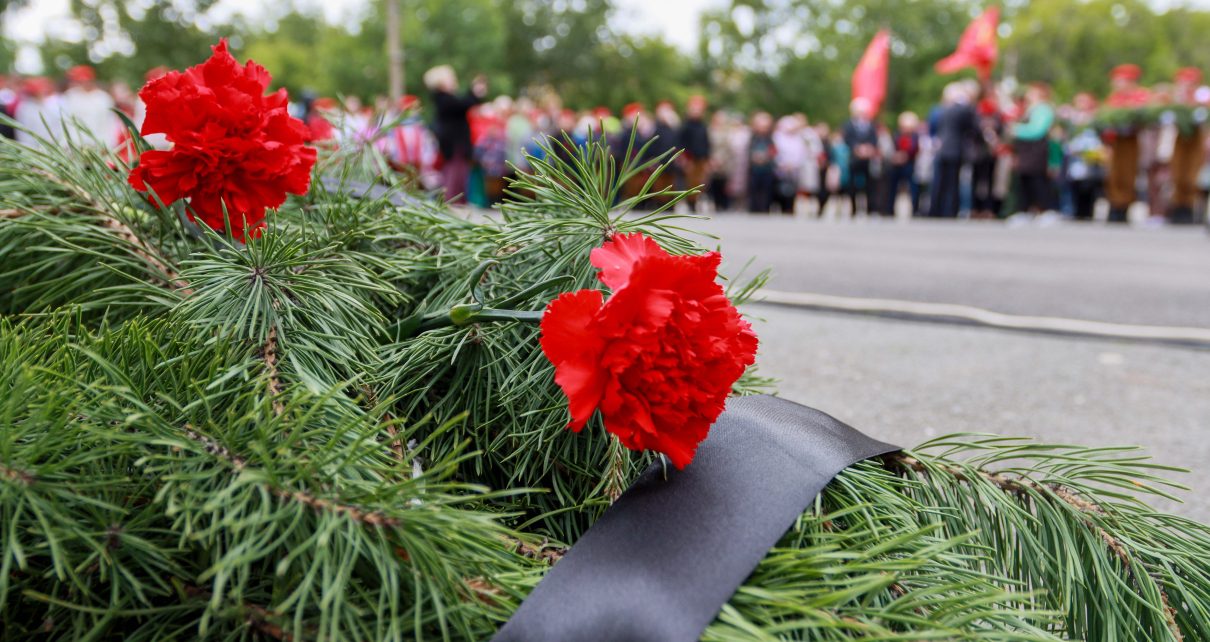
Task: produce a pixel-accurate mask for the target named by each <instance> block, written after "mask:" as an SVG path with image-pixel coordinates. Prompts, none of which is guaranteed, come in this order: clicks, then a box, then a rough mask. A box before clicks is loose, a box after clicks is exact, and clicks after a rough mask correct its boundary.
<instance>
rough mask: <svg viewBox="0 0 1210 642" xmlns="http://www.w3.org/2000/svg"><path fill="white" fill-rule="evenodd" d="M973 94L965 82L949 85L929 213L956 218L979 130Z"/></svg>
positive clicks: (939, 127)
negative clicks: (963, 179) (964, 173)
mask: <svg viewBox="0 0 1210 642" xmlns="http://www.w3.org/2000/svg"><path fill="white" fill-rule="evenodd" d="M971 99H972V96H971V95H970V92H969V91H968V90H967V88H966V87H965V86H963V85H962V84H961V83H951V84H949V85H946V87H945V92H944V93H943V94H942V97H941V111H940V113H939V114H938V116H937V136H936V137H937V142H938V147H937V172H936V174H937V175H936V176H934V177H933V202H932V206H931V207H930V208H929V216H940V217H942V218H956V217H957V216H958V207H959V176H960V174H961V173H962V163H963V161H964V160H965V156H966V150H967V148H968V147H969V146H970V143H971V140H972V139H973V138H974V135H975V132H976V118H975V110H974V108H972V107H971Z"/></svg>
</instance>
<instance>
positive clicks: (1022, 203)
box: [1012, 83, 1055, 214]
mask: <svg viewBox="0 0 1210 642" xmlns="http://www.w3.org/2000/svg"><path fill="white" fill-rule="evenodd" d="M1025 104H1026V111H1025V117H1024V118H1023V119H1022V120H1021V121H1020V122H1018V123H1017V124H1015V125H1013V128H1012V136H1013V151H1014V152H1015V153H1016V157H1017V160H1016V169H1017V207H1018V208H1019V209H1020V211H1022V212H1030V213H1033V214H1037V213H1039V212H1042V211H1044V210H1046V209H1048V208H1049V206H1050V201H1051V194H1052V192H1053V190H1052V189H1051V181H1050V172H1049V169H1050V168H1049V164H1050V163H1049V160H1050V128H1051V127H1052V126H1053V125H1054V123H1055V109H1054V107H1052V106H1051V104H1050V87H1048V86H1047V85H1045V84H1043V83H1033V84H1031V85H1030V86H1029V88H1028V89H1026V90H1025Z"/></svg>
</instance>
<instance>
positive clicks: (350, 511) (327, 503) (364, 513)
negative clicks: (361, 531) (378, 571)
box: [184, 400, 403, 528]
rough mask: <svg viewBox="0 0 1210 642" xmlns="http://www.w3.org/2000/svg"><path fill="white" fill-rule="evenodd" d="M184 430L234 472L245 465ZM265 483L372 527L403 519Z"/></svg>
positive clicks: (216, 445) (395, 524)
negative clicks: (228, 465)
mask: <svg viewBox="0 0 1210 642" xmlns="http://www.w3.org/2000/svg"><path fill="white" fill-rule="evenodd" d="M280 403H281V402H280V401H276V400H275V401H274V412H275V413H276V414H279V415H280V414H281V411H279V410H277V406H278V405H280ZM184 431H185V436H186V437H188V438H190V439H192V440H193V441H196V442H198V443H199V444H201V445H202V448H203V449H205V451H206V452H207V453H209V454H211V455H214V456H215V457H217V458H219V459H221V460H223V461H225V462H226V463H228V464H230V465H231V468H232V469H233V470H234V471H235V472H237V473H240V472H243V471H244V470H245V469H246V468H247V466H248V462H247V460H246V459H244V458H243V457H240V456H238V455H235V454H233V453H232V452H231V451H230V450H229V449H228V448H227V447H226V446H223V445H222V444H220V443H219V442H217V441H215V440H214V439H212V438H210V437H207V436H205V435H202V434H201V433H198V432H197V431H195V430H194V429H193V428H192V427H191V426H189V425H186V426H185V429H184ZM266 487H267V489H268V490H269V492H271V493H272V494H273V495H275V496H277V497H280V498H282V499H285V500H289V501H293V502H297V503H299V504H302V505H304V506H308V507H310V508H313V509H315V510H316V511H319V512H328V513H332V514H333V515H339V516H345V517H348V518H349V519H352V520H353V521H355V522H358V523H361V524H364V525H366V526H373V527H375V528H395V527H398V526H399V525H400V524H402V523H403V520H401V519H399V518H396V517H389V516H387V515H385V514H383V513H382V512H381V511H378V510H373V509H369V508H366V507H363V506H354V505H352V504H344V503H340V502H335V501H332V500H329V499H324V498H322V497H317V496H315V495H314V494H312V493H309V492H307V491H304V490H300V489H291V488H279V487H276V486H272V485H268V484H266Z"/></svg>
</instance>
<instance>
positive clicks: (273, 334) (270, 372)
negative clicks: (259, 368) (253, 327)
mask: <svg viewBox="0 0 1210 642" xmlns="http://www.w3.org/2000/svg"><path fill="white" fill-rule="evenodd" d="M260 354H261V360H262V361H264V363H265V374H266V376H267V378H268V384H267V385H268V390H269V397H270V398H271V399H272V400H273V412H274V414H277V415H280V414H281V413H282V409H283V408H284V406H283V405H282V401H281V380H280V379H279V378H278V375H277V325H271V326H269V336H268V337H267V338H266V339H265V343H264V344H263V345H262V346H261V349H260Z"/></svg>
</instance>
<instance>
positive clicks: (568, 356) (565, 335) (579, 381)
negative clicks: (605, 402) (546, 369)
mask: <svg viewBox="0 0 1210 642" xmlns="http://www.w3.org/2000/svg"><path fill="white" fill-rule="evenodd" d="M602 302H603V297H602V296H601V293H600V292H599V291H597V290H579V291H577V292H567V293H564V294H562V295H560V296H559V298H557V299H555V300H554V301H551V302H550V304H549V305H547V306H546V313H545V314H543V315H542V325H541V329H542V339H541V345H542V351H543V352H544V353H545V354H546V358H547V359H549V360H550V362H551V363H553V364H554V365H555V383H557V384H559V387H560V388H562V389H563V393H564V394H565V395H567V400H568V407H569V409H570V411H571V423H570V424H568V425H569V426H570V427H571V428H572V429H573V430H577V431H578V430H579V429H581V428H583V427H584V424H585V423H587V422H588V420H589V418H591V417H592V413H593V411H595V410H596V408H597V404H598V403H600V401H601V395H602V394H604V384H605V378H604V376H603V373H601V372H600V368H599V367H598V365H597V364H598V362H599V361H600V356H601V355H600V353H601V350H602V349H603V348H604V341H602V340H601V337H600V336H599V335H598V334H597V333H596V332H595V328H594V325H595V324H594V322H593V320H594V318H595V316H596V314H597V312H598V311H599V310H600V309H601V305H602Z"/></svg>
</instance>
